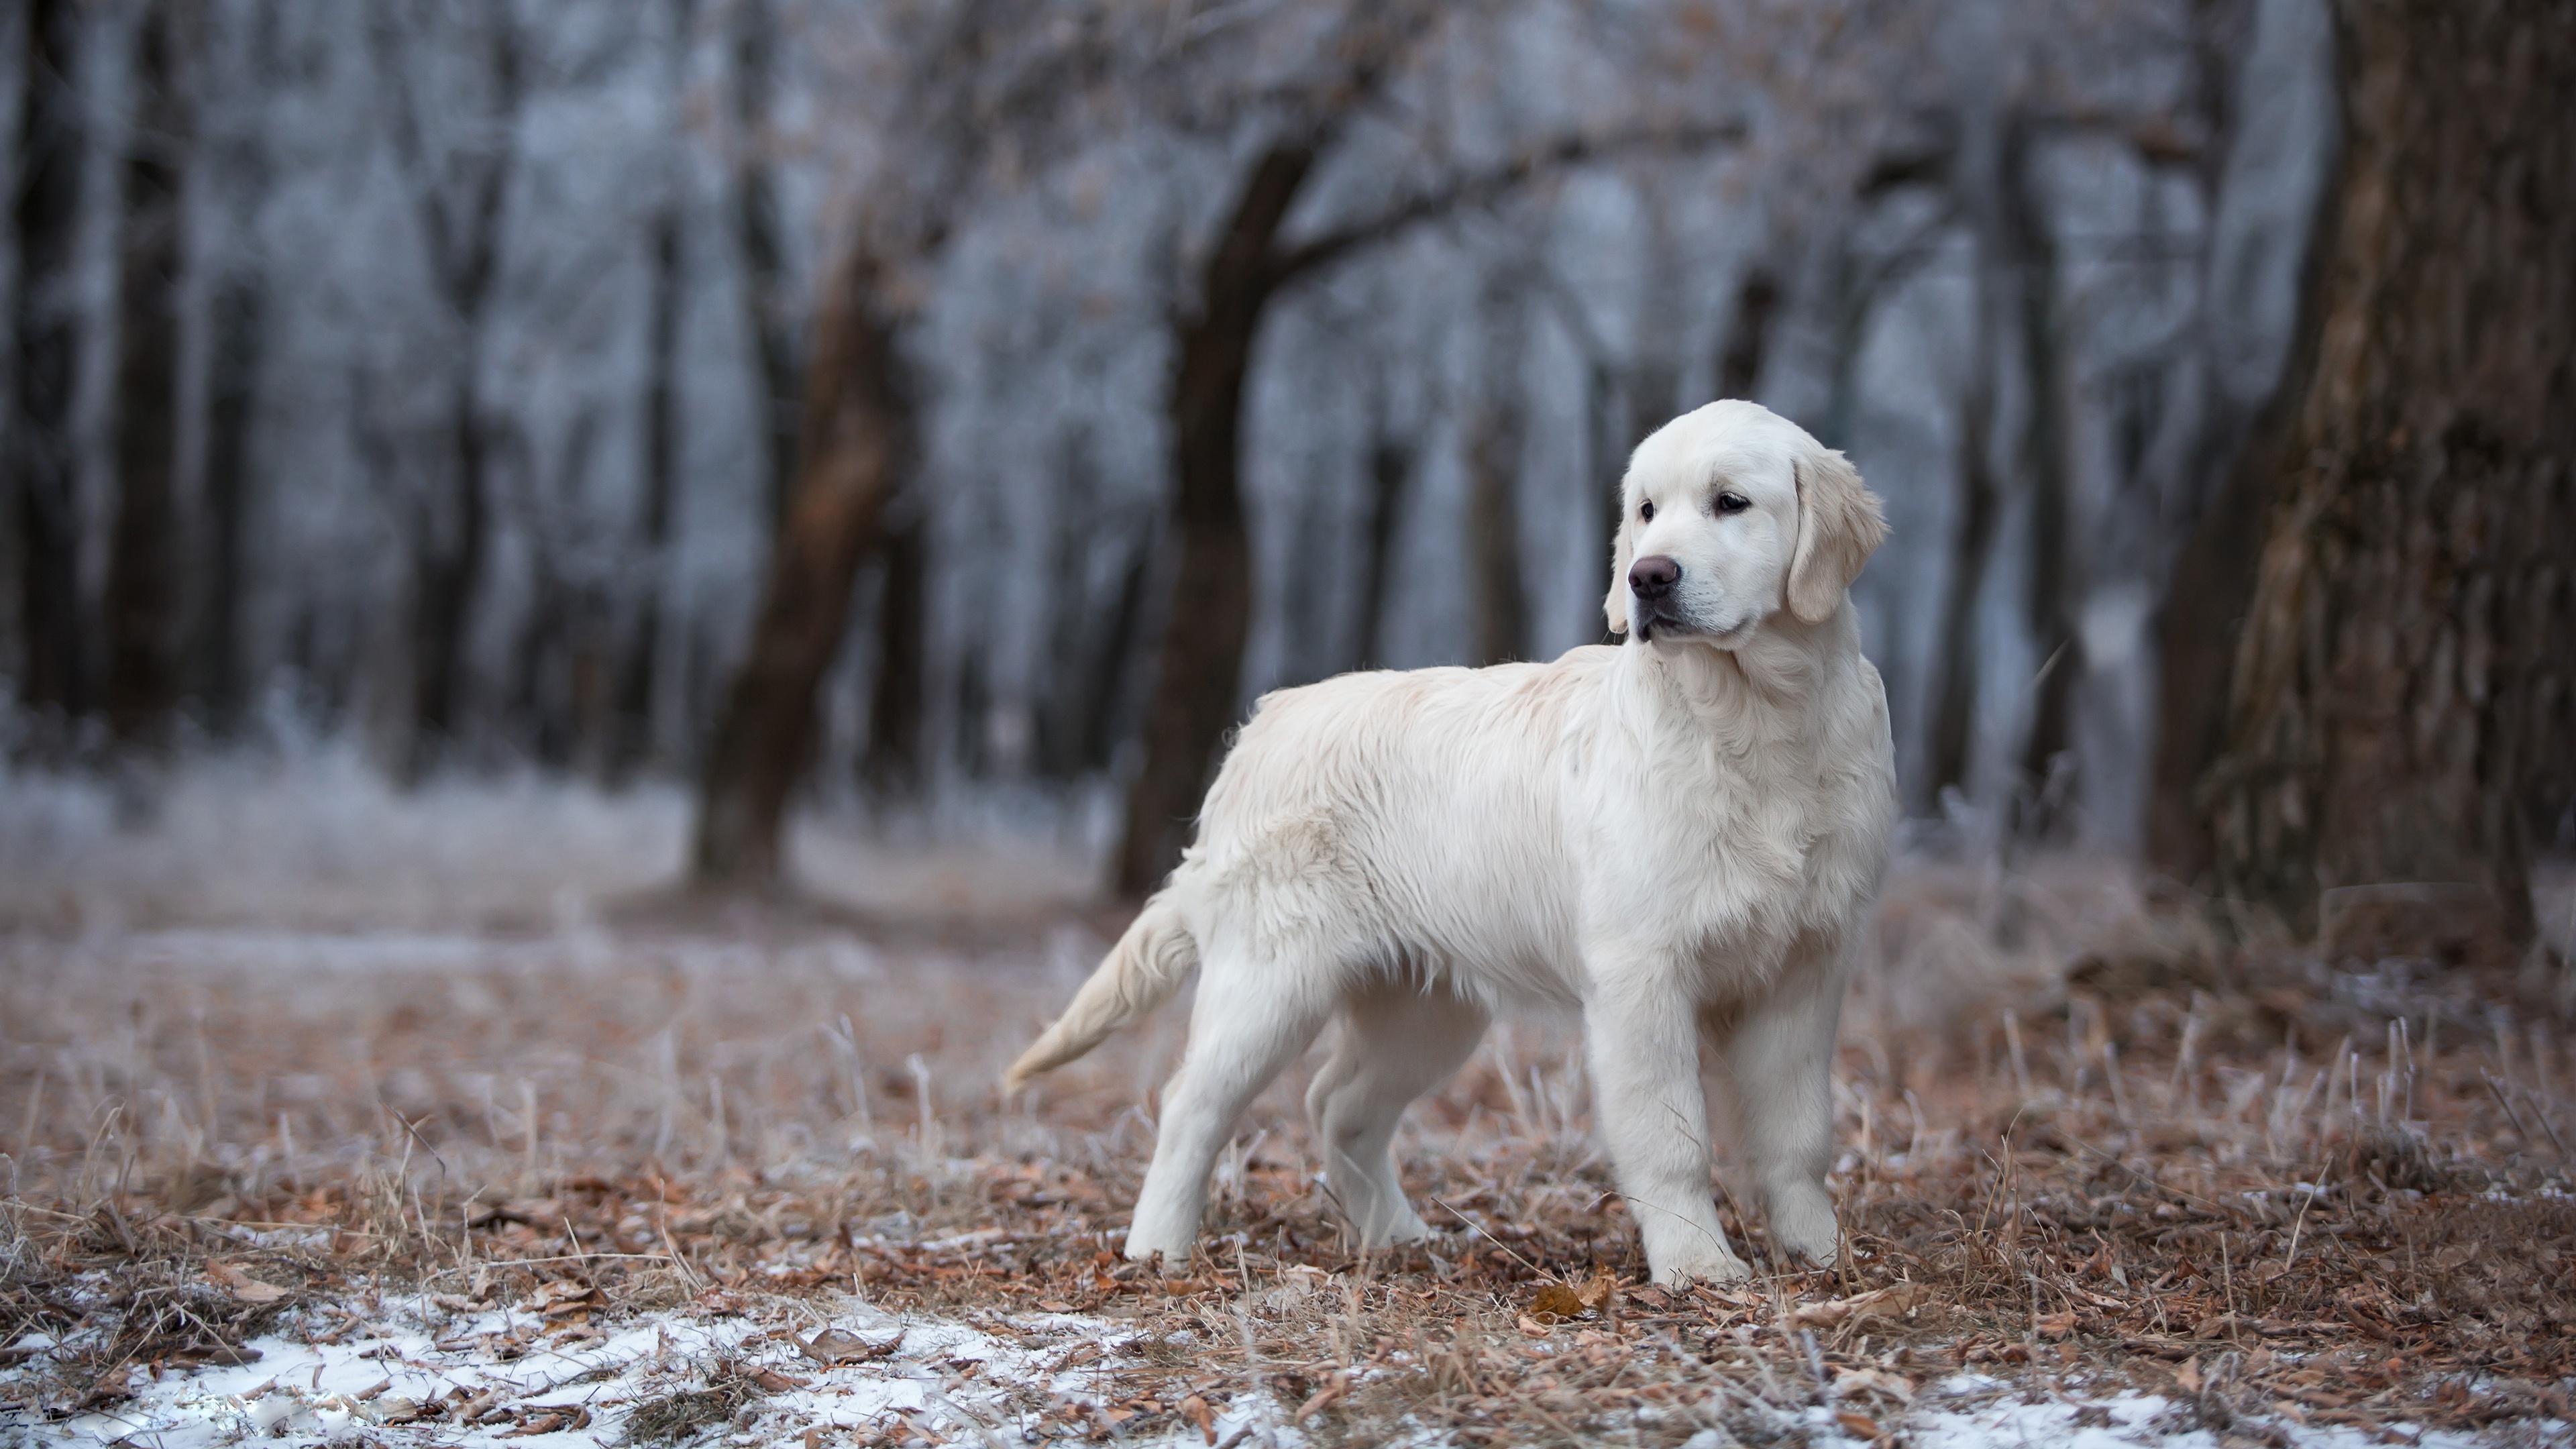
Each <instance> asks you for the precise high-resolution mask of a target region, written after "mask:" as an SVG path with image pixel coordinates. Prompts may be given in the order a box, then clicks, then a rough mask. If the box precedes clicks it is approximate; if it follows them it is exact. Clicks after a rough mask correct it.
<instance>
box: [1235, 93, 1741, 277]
mask: <svg viewBox="0 0 2576 1449" xmlns="http://www.w3.org/2000/svg"><path fill="white" fill-rule="evenodd" d="M1745 129H1746V128H1745V125H1744V123H1743V122H1742V121H1717V122H1711V123H1707V124H1703V125H1696V126H1685V127H1680V128H1671V127H1659V128H1657V129H1654V130H1648V131H1629V132H1622V133H1620V134H1617V135H1613V136H1606V137H1599V138H1595V137H1591V136H1562V137H1559V138H1557V139H1556V140H1554V141H1552V142H1550V143H1548V144H1547V145H1544V146H1540V147H1537V148H1535V149H1533V150H1529V151H1525V152H1523V153H1521V154H1520V155H1519V156H1516V157H1514V158H1513V159H1511V160H1509V161H1506V162H1504V163H1503V164H1502V165H1500V166H1496V167H1494V168H1492V169H1490V170H1486V171H1479V172H1472V173H1469V174H1467V175H1463V176H1456V177H1452V178H1451V179H1450V180H1448V181H1447V182H1444V183H1442V184H1441V185H1439V186H1435V187H1433V188H1431V189H1430V190H1427V191H1422V192H1418V193H1416V194H1415V195H1413V196H1410V197H1407V198H1405V199H1404V200H1402V201H1399V202H1397V203H1395V204H1394V205H1393V206H1390V207H1388V208H1387V209H1385V210H1384V211H1381V212H1378V213H1377V214H1376V215H1374V216H1367V217H1362V218H1360V219H1359V220H1357V221H1354V222H1349V223H1346V224H1345V225H1342V226H1339V227H1335V228H1333V229H1332V230H1330V231H1327V232H1324V233H1322V234H1321V235H1318V236H1314V237H1309V238H1308V239H1306V240H1305V241H1302V242H1298V243H1297V244H1295V245H1293V246H1290V247H1288V248H1287V249H1286V250H1284V251H1281V252H1278V253H1276V254H1274V255H1273V256H1272V258H1271V261H1270V281H1271V285H1273V286H1279V285H1284V284H1285V283H1287V282H1290V281H1293V280H1295V279H1296V278H1297V277H1299V276H1302V275H1303V274H1305V273H1307V272H1310V271H1313V270H1315V269H1316V268H1318V267H1323V266H1329V265H1330V264H1332V263H1333V262H1336V261H1339V260H1341V259H1342V258H1343V257H1345V256H1348V255H1350V254H1351V253H1352V252H1354V251H1357V250H1359V249H1361V248H1363V247H1369V246H1374V245H1376V244H1377V243H1379V242H1382V241H1386V240H1389V239H1390V238H1392V237H1394V236H1396V235H1397V234H1398V233H1400V232H1403V231H1405V230H1406V229H1408V228H1410V227H1413V226H1417V225H1420V224H1421V223H1423V222H1427V221H1436V220H1438V219H1439V218H1441V217H1444V216H1448V215H1451V214H1453V213H1455V212H1459V211H1463V210H1466V209H1468V208H1470V207H1477V206H1485V205H1488V204H1490V203H1492V202H1494V201H1497V200H1499V199H1501V198H1502V197H1504V196H1507V195H1509V194H1510V193H1511V192H1513V191H1516V190H1518V189H1519V188H1521V187H1523V186H1526V185H1528V184H1529V183H1530V182H1531V181H1532V180H1534V179H1536V178H1538V177H1540V176H1543V175H1545V174H1547V173H1549V172H1553V171H1562V170H1566V169H1569V168H1571V167H1576V166H1584V165H1589V164H1591V163H1593V162H1595V161H1606V160H1609V159H1611V158H1613V157H1617V156H1623V155H1634V154H1637V153H1640V152H1656V151H1665V152H1680V151H1696V150H1701V149H1704V148H1708V147H1714V146H1719V145H1732V144H1734V143H1736V142H1739V141H1741V140H1743V139H1744V135H1745Z"/></svg>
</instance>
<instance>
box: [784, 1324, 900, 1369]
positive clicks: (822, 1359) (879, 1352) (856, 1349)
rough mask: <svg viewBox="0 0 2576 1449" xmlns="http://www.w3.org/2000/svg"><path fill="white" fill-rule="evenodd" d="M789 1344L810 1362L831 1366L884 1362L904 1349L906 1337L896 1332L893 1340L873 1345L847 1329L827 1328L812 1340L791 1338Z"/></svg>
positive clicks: (792, 1336) (789, 1337)
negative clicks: (892, 1354) (883, 1360)
mask: <svg viewBox="0 0 2576 1449" xmlns="http://www.w3.org/2000/svg"><path fill="white" fill-rule="evenodd" d="M787 1341H788V1342H790V1343H792V1344H794V1345H796V1348H797V1351H798V1352H800V1353H803V1354H804V1355H805V1356H806V1357H807V1358H810V1359H812V1360H814V1361H815V1362H816V1363H819V1364H823V1365H826V1366H830V1365H834V1364H845V1363H864V1362H865V1361H867V1360H869V1359H872V1358H883V1357H885V1356H886V1355H887V1354H890V1353H892V1352H894V1351H895V1350H896V1349H898V1348H900V1347H902V1346H903V1334H902V1333H901V1332H900V1331H897V1332H896V1333H895V1334H893V1335H892V1336H891V1337H888V1338H885V1339H882V1340H880V1341H878V1342H875V1343H870V1342H868V1341H867V1340H866V1339H864V1338H861V1337H859V1336H858V1335H857V1334H855V1333H852V1332H850V1331H849V1330H848V1329H846V1328H827V1329H824V1330H823V1331H822V1332H820V1333H818V1334H815V1335H814V1336H813V1337H812V1338H810V1339H804V1338H798V1337H796V1336H794V1335H793V1334H791V1335H789V1336H788V1340H787Z"/></svg>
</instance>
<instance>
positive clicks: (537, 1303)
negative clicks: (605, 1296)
mask: <svg viewBox="0 0 2576 1449" xmlns="http://www.w3.org/2000/svg"><path fill="white" fill-rule="evenodd" d="M528 1306H529V1307H531V1308H533V1309H535V1310H536V1311H537V1312H538V1313H540V1314H542V1315H543V1316H545V1317H547V1318H567V1317H570V1316H571V1315H573V1314H576V1313H586V1312H588V1311H590V1310H591V1309H593V1308H595V1307H598V1306H599V1290H598V1289H596V1288H593V1287H591V1286H590V1285H589V1284H587V1283H583V1282H578V1281H576V1280H574V1279H570V1278H558V1279H556V1280H555V1281H553V1282H551V1283H548V1284H546V1285H545V1286H543V1287H541V1288H539V1289H538V1290H537V1291H536V1292H534V1293H531V1294H529V1295H528Z"/></svg>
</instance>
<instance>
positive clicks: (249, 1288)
mask: <svg viewBox="0 0 2576 1449" xmlns="http://www.w3.org/2000/svg"><path fill="white" fill-rule="evenodd" d="M206 1277H207V1278H208V1279H210V1280H211V1281H213V1282H214V1283H215V1284H216V1285H217V1286H219V1287H221V1288H222V1289H223V1290H224V1291H225V1292H227V1293H229V1294H231V1295H232V1297H233V1301H235V1302H237V1303H248V1304H251V1305H253V1306H260V1305H265V1304H270V1303H276V1302H279V1301H281V1300H283V1299H284V1298H286V1297H287V1296H288V1291H289V1290H287V1289H284V1288H280V1287H278V1286H277V1285H276V1284H274V1283H263V1282H261V1281H260V1280H258V1279H257V1278H254V1277H252V1276H250V1275H249V1274H248V1273H245V1272H243V1271H242V1270H241V1269H239V1268H236V1267H234V1266H233V1265H232V1264H230V1263H226V1262H223V1261H221V1260H213V1261H209V1262H208V1263H207V1264H206Z"/></svg>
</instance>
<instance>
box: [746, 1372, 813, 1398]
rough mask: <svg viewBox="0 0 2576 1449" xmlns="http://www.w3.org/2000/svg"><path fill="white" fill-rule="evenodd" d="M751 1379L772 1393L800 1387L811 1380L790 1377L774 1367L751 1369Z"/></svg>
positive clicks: (781, 1392) (780, 1392)
mask: <svg viewBox="0 0 2576 1449" xmlns="http://www.w3.org/2000/svg"><path fill="white" fill-rule="evenodd" d="M751 1381H752V1382H753V1383H755V1384H758V1385H760V1386H761V1387H762V1388H764V1389H767V1390H769V1391H770V1392H771V1393H773V1394H783V1393H785V1392H787V1391H788V1390H789V1389H801V1388H803V1387H805V1386H806V1385H807V1384H809V1383H812V1382H813V1380H812V1379H791V1378H789V1377H788V1376H787V1375H785V1374H783V1373H780V1372H778V1371H777V1370H775V1369H753V1370H752V1371H751Z"/></svg>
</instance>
